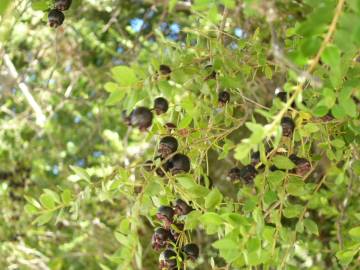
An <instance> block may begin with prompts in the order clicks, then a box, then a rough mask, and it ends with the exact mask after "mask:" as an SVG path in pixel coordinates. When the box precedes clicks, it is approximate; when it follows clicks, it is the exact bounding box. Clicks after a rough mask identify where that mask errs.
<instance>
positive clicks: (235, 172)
mask: <svg viewBox="0 0 360 270" xmlns="http://www.w3.org/2000/svg"><path fill="white" fill-rule="evenodd" d="M240 172H241V171H240V168H238V167H234V168H231V169H230V170H229V172H228V175H227V177H228V179H229V180H231V181H235V180H240Z"/></svg>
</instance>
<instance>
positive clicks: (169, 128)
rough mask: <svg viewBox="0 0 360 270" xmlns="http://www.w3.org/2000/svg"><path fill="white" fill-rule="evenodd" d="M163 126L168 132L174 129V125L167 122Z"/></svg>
mask: <svg viewBox="0 0 360 270" xmlns="http://www.w3.org/2000/svg"><path fill="white" fill-rule="evenodd" d="M164 128H166V129H167V130H168V131H169V132H171V131H172V130H174V129H176V125H175V124H173V123H170V122H168V123H166V124H165V125H164Z"/></svg>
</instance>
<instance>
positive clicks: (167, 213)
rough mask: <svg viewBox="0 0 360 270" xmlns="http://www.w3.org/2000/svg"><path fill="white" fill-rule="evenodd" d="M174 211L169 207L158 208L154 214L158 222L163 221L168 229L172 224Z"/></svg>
mask: <svg viewBox="0 0 360 270" xmlns="http://www.w3.org/2000/svg"><path fill="white" fill-rule="evenodd" d="M174 214H175V212H174V209H172V208H171V207H170V206H164V205H163V206H160V207H159V209H158V211H157V213H156V217H157V218H158V219H159V220H160V221H163V222H164V223H165V227H167V228H168V227H169V226H170V224H171V223H172V222H173V219H174Z"/></svg>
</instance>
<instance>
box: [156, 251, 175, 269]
mask: <svg viewBox="0 0 360 270" xmlns="http://www.w3.org/2000/svg"><path fill="white" fill-rule="evenodd" d="M159 264H160V269H169V270H175V269H177V259H176V252H175V251H173V250H171V249H166V250H164V251H163V252H162V253H161V254H160V257H159Z"/></svg>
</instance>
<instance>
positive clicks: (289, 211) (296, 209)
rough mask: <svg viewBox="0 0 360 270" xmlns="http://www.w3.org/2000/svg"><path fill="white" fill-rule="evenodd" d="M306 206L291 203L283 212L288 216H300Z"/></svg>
mask: <svg viewBox="0 0 360 270" xmlns="http://www.w3.org/2000/svg"><path fill="white" fill-rule="evenodd" d="M303 209H304V207H303V206H301V205H299V204H289V205H288V206H287V207H286V208H285V209H284V210H283V214H284V216H285V217H286V218H295V217H299V216H300V215H301V213H302V211H303Z"/></svg>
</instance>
